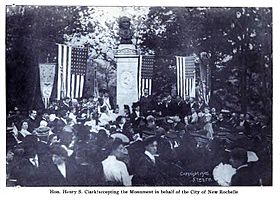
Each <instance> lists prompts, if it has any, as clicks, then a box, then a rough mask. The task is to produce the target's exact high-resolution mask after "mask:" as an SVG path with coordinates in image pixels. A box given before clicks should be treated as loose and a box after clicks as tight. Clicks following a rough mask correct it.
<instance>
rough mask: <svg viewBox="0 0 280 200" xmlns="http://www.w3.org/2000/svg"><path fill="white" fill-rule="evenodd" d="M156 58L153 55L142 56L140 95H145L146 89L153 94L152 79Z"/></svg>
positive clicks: (140, 63) (139, 77)
mask: <svg viewBox="0 0 280 200" xmlns="http://www.w3.org/2000/svg"><path fill="white" fill-rule="evenodd" d="M154 63H155V57H154V56H153V55H149V56H147V55H141V56H140V60H139V76H138V95H139V98H140V97H141V96H142V95H143V93H144V89H145V88H148V90H149V95H151V94H152V78H153V72H154Z"/></svg>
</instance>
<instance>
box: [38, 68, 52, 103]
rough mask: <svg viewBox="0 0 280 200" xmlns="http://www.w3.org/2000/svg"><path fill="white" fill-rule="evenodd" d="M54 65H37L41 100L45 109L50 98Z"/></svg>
mask: <svg viewBox="0 0 280 200" xmlns="http://www.w3.org/2000/svg"><path fill="white" fill-rule="evenodd" d="M55 69H56V64H54V63H41V64H39V70H40V88H41V94H42V99H43V102H44V105H45V108H47V107H48V104H49V99H50V97H51V93H52V89H53V84H54V77H55Z"/></svg>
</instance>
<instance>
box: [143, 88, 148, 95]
mask: <svg viewBox="0 0 280 200" xmlns="http://www.w3.org/2000/svg"><path fill="white" fill-rule="evenodd" d="M143 92H144V96H148V95H149V89H148V88H145V89H144V91H143Z"/></svg>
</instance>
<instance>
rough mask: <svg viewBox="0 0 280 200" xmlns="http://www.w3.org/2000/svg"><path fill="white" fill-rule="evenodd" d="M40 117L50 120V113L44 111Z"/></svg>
mask: <svg viewBox="0 0 280 200" xmlns="http://www.w3.org/2000/svg"><path fill="white" fill-rule="evenodd" d="M42 119H43V120H45V121H47V122H48V121H50V115H49V113H48V112H47V111H45V112H44V113H43V115H42Z"/></svg>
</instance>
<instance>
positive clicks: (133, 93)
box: [115, 17, 139, 111]
mask: <svg viewBox="0 0 280 200" xmlns="http://www.w3.org/2000/svg"><path fill="white" fill-rule="evenodd" d="M119 27H120V31H119V35H120V37H121V40H120V44H119V46H118V49H117V50H116V51H115V58H116V62H117V104H118V105H119V108H120V111H122V110H123V106H124V105H129V106H130V107H131V106H132V103H133V102H136V101H138V82H137V80H138V59H139V53H138V51H137V49H136V47H135V45H133V44H132V42H131V39H132V33H131V30H130V19H129V18H127V17H121V18H120V20H119Z"/></svg>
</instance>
